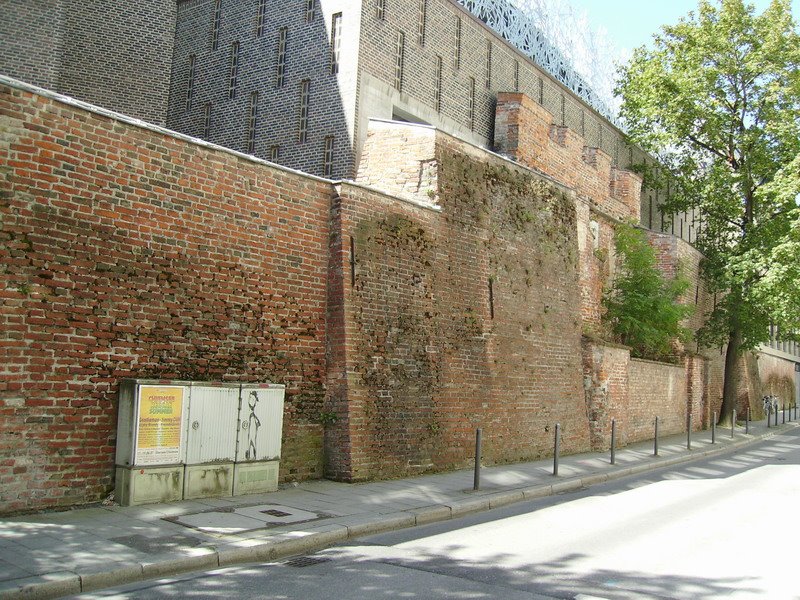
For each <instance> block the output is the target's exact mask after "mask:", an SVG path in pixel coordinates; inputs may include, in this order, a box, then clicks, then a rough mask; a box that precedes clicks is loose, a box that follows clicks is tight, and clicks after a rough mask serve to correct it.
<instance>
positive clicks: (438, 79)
mask: <svg viewBox="0 0 800 600" xmlns="http://www.w3.org/2000/svg"><path fill="white" fill-rule="evenodd" d="M433 106H434V108H435V109H436V112H440V111H441V110H442V57H441V56H437V57H436V73H435V75H434V86H433Z"/></svg>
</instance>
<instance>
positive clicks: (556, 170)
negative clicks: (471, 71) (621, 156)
mask: <svg viewBox="0 0 800 600" xmlns="http://www.w3.org/2000/svg"><path fill="white" fill-rule="evenodd" d="M494 136H495V137H494V141H495V146H496V148H497V150H498V152H500V153H502V154H506V155H508V156H510V157H512V158H513V159H514V160H516V161H519V162H520V163H522V164H524V165H527V166H529V167H531V168H532V169H536V170H539V171H541V172H542V173H545V174H546V175H547V176H548V177H552V178H553V179H554V180H555V181H557V182H558V183H560V184H562V185H565V186H567V187H569V188H571V189H573V190H575V192H576V194H577V196H578V197H579V198H585V199H587V200H588V201H589V202H590V203H591V204H592V205H593V206H594V207H596V208H597V209H599V210H600V211H601V212H603V213H605V214H607V215H609V216H611V217H613V218H615V219H618V220H621V221H627V220H632V221H634V222H636V223H638V222H639V211H640V195H641V185H642V180H641V178H640V177H639V176H638V175H635V174H634V173H631V172H629V171H625V170H622V169H617V168H616V167H613V166H612V164H611V162H612V160H611V157H610V156H609V155H608V154H606V153H605V152H603V151H602V150H600V149H598V148H593V147H588V146H587V145H586V141H585V140H584V139H583V138H582V137H581V136H580V135H578V134H577V133H575V132H574V131H573V130H572V129H569V128H568V127H563V126H560V125H555V121H554V119H553V115H552V114H551V113H550V112H548V111H547V110H546V109H545V108H544V107H543V106H541V105H540V104H538V103H537V102H535V101H533V100H531V99H530V98H528V97H527V96H525V95H524V94H519V93H511V92H503V93H499V94H497V110H496V113H495V132H494Z"/></svg>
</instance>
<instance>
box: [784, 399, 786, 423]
mask: <svg viewBox="0 0 800 600" xmlns="http://www.w3.org/2000/svg"><path fill="white" fill-rule="evenodd" d="M783 424H784V425H786V403H785V402H784V404H783Z"/></svg>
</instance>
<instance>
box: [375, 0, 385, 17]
mask: <svg viewBox="0 0 800 600" xmlns="http://www.w3.org/2000/svg"><path fill="white" fill-rule="evenodd" d="M375 17H376V18H377V19H378V20H380V21H383V20H384V19H385V18H386V0H375Z"/></svg>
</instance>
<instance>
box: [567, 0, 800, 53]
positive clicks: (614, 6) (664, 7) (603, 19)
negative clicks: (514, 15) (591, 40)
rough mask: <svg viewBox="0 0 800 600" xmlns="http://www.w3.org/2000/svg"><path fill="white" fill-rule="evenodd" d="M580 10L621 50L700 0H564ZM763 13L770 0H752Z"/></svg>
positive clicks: (797, 3)
mask: <svg viewBox="0 0 800 600" xmlns="http://www.w3.org/2000/svg"><path fill="white" fill-rule="evenodd" d="M562 1H564V2H569V3H570V4H572V6H573V7H574V8H575V11H576V12H577V13H580V12H581V11H583V10H585V11H586V14H587V17H588V19H589V22H590V23H592V25H594V26H595V27H597V26H601V27H603V28H605V30H606V31H607V32H608V36H609V38H611V40H613V41H614V43H615V45H616V46H618V47H619V48H620V49H621V50H623V49H628V50H632V49H633V48H635V47H636V46H641V45H642V44H647V43H648V42H649V41H650V39H651V37H652V35H653V34H654V33H656V32H657V31H658V30H659V29H660V27H661V25H666V24H674V23H677V22H678V19H679V18H680V17H682V16H684V15H686V14H688V13H689V11H692V10H695V9H696V8H697V1H696V0H562ZM750 2H751V3H752V4H755V6H756V11H757V12H758V13H761V12H762V11H763V10H764V9H765V8H766V7H767V6H768V5H769V0H750ZM792 14H793V15H794V18H795V21H797V20H798V19H800V0H792Z"/></svg>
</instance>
